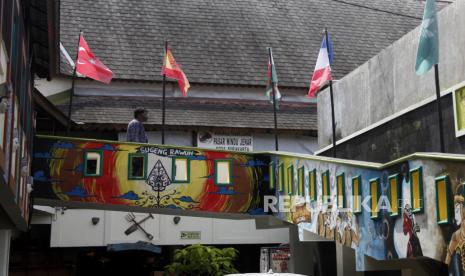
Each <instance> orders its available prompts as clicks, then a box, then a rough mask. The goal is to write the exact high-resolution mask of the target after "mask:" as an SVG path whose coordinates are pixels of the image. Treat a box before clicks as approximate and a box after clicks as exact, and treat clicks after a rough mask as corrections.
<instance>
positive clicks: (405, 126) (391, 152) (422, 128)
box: [319, 94, 465, 163]
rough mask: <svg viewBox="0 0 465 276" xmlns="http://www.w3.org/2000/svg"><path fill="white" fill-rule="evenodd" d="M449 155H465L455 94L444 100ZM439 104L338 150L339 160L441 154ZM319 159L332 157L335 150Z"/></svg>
mask: <svg viewBox="0 0 465 276" xmlns="http://www.w3.org/2000/svg"><path fill="white" fill-rule="evenodd" d="M441 105H442V118H443V119H442V121H443V127H444V141H445V150H446V152H453V153H462V154H465V136H461V137H455V129H454V110H453V104H452V94H447V95H445V96H443V97H442V99H441ZM436 110H437V108H436V102H431V103H429V104H426V105H423V106H421V107H419V108H417V109H415V110H413V111H411V112H408V113H406V114H404V115H402V116H400V117H397V118H395V119H393V120H390V121H389V122H386V123H384V124H382V125H380V126H378V127H376V128H373V129H371V130H369V131H366V132H364V133H363V134H362V135H358V136H355V137H353V138H352V139H349V140H347V141H344V142H342V143H340V144H338V145H337V146H336V151H337V156H338V157H340V158H346V159H355V160H363V161H371V162H381V163H384V162H388V161H391V160H395V159H397V158H400V157H402V156H405V155H408V154H410V153H414V152H439V151H440V142H439V126H438V117H437V112H436ZM319 155H324V156H332V150H331V149H328V150H324V151H322V152H320V153H319Z"/></svg>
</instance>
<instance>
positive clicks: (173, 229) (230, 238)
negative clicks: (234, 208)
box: [50, 209, 289, 247]
mask: <svg viewBox="0 0 465 276" xmlns="http://www.w3.org/2000/svg"><path fill="white" fill-rule="evenodd" d="M127 214H128V213H126V212H114V211H101V210H82V209H81V210H73V209H68V210H65V211H64V212H61V211H60V210H58V211H57V214H56V216H53V219H52V230H51V239H50V246H51V247H80V246H106V245H108V244H115V243H133V242H137V241H147V242H149V241H150V240H149V239H147V238H146V236H145V235H144V234H143V232H142V231H140V230H137V231H135V232H133V233H132V234H130V235H129V236H127V235H125V234H124V231H125V230H126V229H127V228H128V227H130V226H131V225H132V224H131V223H129V222H127V221H126V219H125V216H126V215H127ZM135 215H136V218H137V221H140V220H141V219H143V218H145V217H146V216H147V215H148V214H144V213H135ZM153 216H154V218H153V219H149V220H147V221H146V222H144V223H142V227H143V228H144V229H145V230H146V231H147V232H149V233H150V234H151V235H153V237H154V238H153V240H152V241H151V242H152V243H154V244H157V245H184V244H195V243H202V244H268V243H288V242H289V232H288V229H287V228H280V229H267V230H256V229H255V220H253V219H250V220H226V219H212V218H198V217H185V216H183V217H181V220H180V221H179V223H178V224H175V223H174V220H173V218H174V216H169V215H155V214H154V215H153ZM93 217H95V218H99V222H98V223H97V224H96V225H93V224H92V218H93ZM182 231H200V233H201V234H200V236H201V239H200V240H185V239H181V232H182Z"/></svg>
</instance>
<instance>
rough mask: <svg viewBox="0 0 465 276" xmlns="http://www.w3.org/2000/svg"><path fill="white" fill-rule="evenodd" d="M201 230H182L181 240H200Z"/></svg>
mask: <svg viewBox="0 0 465 276" xmlns="http://www.w3.org/2000/svg"><path fill="white" fill-rule="evenodd" d="M201 233H202V232H200V231H181V240H200V239H201Z"/></svg>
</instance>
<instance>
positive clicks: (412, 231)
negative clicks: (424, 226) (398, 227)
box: [403, 204, 423, 258]
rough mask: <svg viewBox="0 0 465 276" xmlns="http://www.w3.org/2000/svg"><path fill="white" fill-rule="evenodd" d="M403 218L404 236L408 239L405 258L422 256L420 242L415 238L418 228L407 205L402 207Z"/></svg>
mask: <svg viewBox="0 0 465 276" xmlns="http://www.w3.org/2000/svg"><path fill="white" fill-rule="evenodd" d="M403 218H404V222H403V230H404V235H408V238H409V239H408V243H407V258H411V257H420V256H423V251H422V250H421V245H420V240H419V239H418V236H417V233H418V232H420V226H419V225H418V224H417V223H416V222H415V217H414V215H413V214H412V208H411V207H410V205H409V204H406V205H405V207H404V214H403Z"/></svg>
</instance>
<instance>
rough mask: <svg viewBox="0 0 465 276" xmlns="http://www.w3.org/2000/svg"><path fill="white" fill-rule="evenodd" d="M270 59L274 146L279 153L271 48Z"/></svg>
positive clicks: (269, 50) (269, 51) (269, 49)
mask: <svg viewBox="0 0 465 276" xmlns="http://www.w3.org/2000/svg"><path fill="white" fill-rule="evenodd" d="M268 56H269V57H268V58H269V61H270V83H271V91H272V94H273V115H274V144H275V150H276V151H279V142H278V117H277V114H276V92H275V87H274V85H275V84H274V82H273V66H274V64H273V62H272V61H273V59H272V54H271V47H269V48H268Z"/></svg>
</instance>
